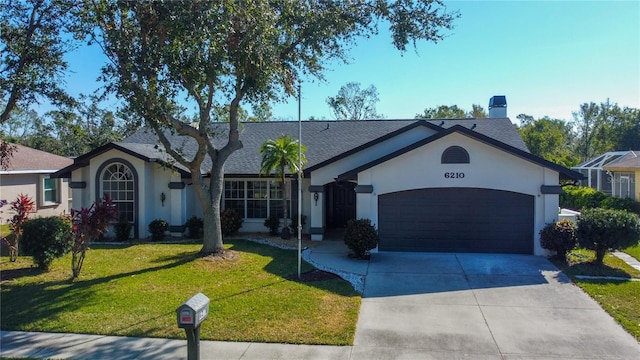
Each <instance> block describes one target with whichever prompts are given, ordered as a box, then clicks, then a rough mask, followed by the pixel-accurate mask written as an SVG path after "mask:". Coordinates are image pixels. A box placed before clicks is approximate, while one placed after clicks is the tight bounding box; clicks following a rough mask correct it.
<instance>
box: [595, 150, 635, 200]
mask: <svg viewBox="0 0 640 360" xmlns="http://www.w3.org/2000/svg"><path fill="white" fill-rule="evenodd" d="M602 168H603V169H604V170H605V171H607V172H608V173H609V174H610V177H611V178H612V181H611V182H612V194H613V195H614V196H617V197H620V198H625V197H630V198H632V199H634V200H636V201H640V185H638V179H640V151H638V150H636V151H629V152H628V153H627V154H625V155H623V156H621V157H620V158H618V159H616V160H615V161H612V162H610V163H608V164H607V165H605V166H603V167H602Z"/></svg>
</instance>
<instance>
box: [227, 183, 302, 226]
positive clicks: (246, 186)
mask: <svg viewBox="0 0 640 360" xmlns="http://www.w3.org/2000/svg"><path fill="white" fill-rule="evenodd" d="M224 181H225V182H227V181H238V182H242V183H243V184H244V199H243V200H244V214H241V215H242V218H243V219H244V220H247V221H249V222H257V221H262V220H264V219H265V218H248V217H247V212H248V200H249V198H248V197H247V196H248V185H247V183H248V182H250V181H261V182H266V183H267V198H266V199H265V200H266V201H267V218H268V217H269V216H271V206H270V205H271V201H282V199H273V200H272V199H271V183H272V182H273V183H278V184H279V183H280V182H279V180H277V179H272V178H271V179H264V178H262V179H260V178H255V179H254V178H229V179H224ZM285 182H289V184H290V183H291V180H290V179H286V180H285ZM286 190H287V191H288V192H289V197H288V205H289V208H288V211H287V214H288V215H289V216H291V203H292V202H293V199H292V198H291V186H286ZM222 194H223V195H222V208H223V209H225V208H226V206H225V203H226V200H227V198H226V196H225V189H224V188H223V190H222ZM283 195H284V194H283ZM230 200H240V199H239V198H237V199H236V198H230Z"/></svg>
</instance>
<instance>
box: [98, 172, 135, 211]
mask: <svg viewBox="0 0 640 360" xmlns="http://www.w3.org/2000/svg"><path fill="white" fill-rule="evenodd" d="M100 194H101V196H104V194H107V195H109V197H110V198H111V199H113V204H114V205H115V206H116V208H117V209H118V217H119V219H120V220H126V221H128V222H134V220H135V198H136V197H135V177H134V175H133V172H132V171H131V169H130V168H129V166H127V165H125V164H123V163H120V162H114V163H112V164H110V165H108V166H107V167H105V168H104V170H103V172H102V176H101V191H100Z"/></svg>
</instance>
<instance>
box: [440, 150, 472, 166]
mask: <svg viewBox="0 0 640 360" xmlns="http://www.w3.org/2000/svg"><path fill="white" fill-rule="evenodd" d="M441 162H442V163H443V164H468V163H469V153H468V152H467V150H465V149H464V148H462V147H460V146H450V147H448V148H447V149H446V150H445V151H444V152H443V153H442V158H441Z"/></svg>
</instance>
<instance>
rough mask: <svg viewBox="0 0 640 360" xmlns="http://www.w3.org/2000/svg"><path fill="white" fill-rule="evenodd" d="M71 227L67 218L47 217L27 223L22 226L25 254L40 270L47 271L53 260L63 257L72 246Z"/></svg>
mask: <svg viewBox="0 0 640 360" xmlns="http://www.w3.org/2000/svg"><path fill="white" fill-rule="evenodd" d="M72 229H73V225H72V222H71V219H70V218H69V217H62V216H49V217H44V218H37V219H33V220H29V221H27V222H26V223H25V224H24V226H23V233H22V245H23V249H24V253H25V254H29V255H31V256H33V262H34V263H35V264H36V265H38V268H40V269H42V270H45V271H46V270H49V266H50V265H51V262H53V260H54V259H55V258H59V257H62V256H64V255H65V254H66V253H68V252H69V251H70V250H71V247H72V246H73V236H72Z"/></svg>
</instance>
